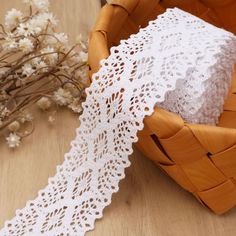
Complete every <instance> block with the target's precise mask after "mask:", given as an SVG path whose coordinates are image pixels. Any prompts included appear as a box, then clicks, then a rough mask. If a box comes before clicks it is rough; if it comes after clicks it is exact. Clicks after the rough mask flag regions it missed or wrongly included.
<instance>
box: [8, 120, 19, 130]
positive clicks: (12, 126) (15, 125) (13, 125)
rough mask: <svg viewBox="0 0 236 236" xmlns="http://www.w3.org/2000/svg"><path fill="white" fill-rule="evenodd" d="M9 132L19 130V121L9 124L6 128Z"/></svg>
mask: <svg viewBox="0 0 236 236" xmlns="http://www.w3.org/2000/svg"><path fill="white" fill-rule="evenodd" d="M7 128H8V129H9V130H10V131H11V132H16V131H18V130H19V129H20V123H19V121H17V120H16V121H13V122H12V123H11V124H9V125H8V127H7Z"/></svg>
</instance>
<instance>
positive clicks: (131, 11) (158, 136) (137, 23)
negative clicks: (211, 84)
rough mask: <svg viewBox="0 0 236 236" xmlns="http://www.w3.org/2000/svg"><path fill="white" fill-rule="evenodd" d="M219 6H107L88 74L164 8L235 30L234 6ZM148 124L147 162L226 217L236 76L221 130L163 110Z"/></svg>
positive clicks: (235, 176) (233, 197) (141, 2)
mask: <svg viewBox="0 0 236 236" xmlns="http://www.w3.org/2000/svg"><path fill="white" fill-rule="evenodd" d="M221 2H222V1H221ZM221 2H220V1H219V0H217V1H214V4H213V5H212V3H213V1H211V0H208V1H207V0H206V1H205V2H204V3H203V1H199V0H191V1H189V0H188V1H182V0H181V1H180V0H168V1H167V0H166V1H165V0H163V1H158V0H114V1H113V2H112V4H107V5H105V6H104V7H103V9H102V10H101V13H100V16H99V18H98V20H97V22H96V25H95V28H94V30H93V32H92V33H91V37H90V44H89V65H90V69H91V70H90V75H92V73H94V72H96V71H97V70H98V69H99V61H100V60H101V59H104V58H107V57H108V56H109V48H110V47H111V46H113V45H117V44H119V41H120V39H126V38H128V37H129V36H130V35H131V34H133V33H137V32H138V30H139V28H140V27H145V26H146V25H147V23H148V22H149V21H150V20H153V19H155V18H156V17H157V15H159V14H161V13H163V12H164V11H165V8H166V7H179V8H181V9H183V10H186V11H188V12H190V13H192V14H194V15H197V16H199V17H201V18H202V19H204V20H206V21H208V22H210V23H212V24H215V25H217V26H221V27H225V28H226V29H228V30H231V31H234V30H235V29H236V27H235V26H236V16H235V15H234V14H233V13H232V12H235V10H236V3H235V1H232V0H228V1H224V2H225V5H223V6H222V4H220V3H221ZM219 9H221V11H219ZM222 9H223V11H222ZM232 9H233V11H232ZM232 22H233V23H235V25H234V24H233V23H232ZM144 124H145V127H144V129H143V131H141V132H139V134H138V136H139V141H138V143H137V144H136V145H137V147H138V148H139V149H140V150H141V151H142V152H143V153H144V154H145V155H146V156H147V157H149V158H150V159H151V160H152V161H154V162H155V163H156V164H157V165H158V166H159V167H161V169H163V170H164V171H165V172H166V173H167V174H168V175H169V176H171V177H172V178H173V179H174V180H175V181H176V182H177V183H178V184H179V185H181V186H182V187H183V188H184V189H186V190H187V191H189V192H191V193H193V195H194V196H195V197H196V198H197V199H198V200H199V201H200V202H201V203H202V204H203V205H205V206H207V207H208V208H209V209H211V210H212V211H213V212H215V213H217V214H222V213H224V212H226V211H227V210H229V209H230V208H232V207H233V206H234V205H236V77H235V79H234V82H233V85H232V88H231V91H230V92H229V95H228V99H227V101H226V103H225V107H224V112H223V114H222V115H221V118H220V123H219V124H218V126H217V127H213V126H207V125H196V124H189V123H186V122H184V121H183V120H182V118H181V117H180V116H178V115H176V114H174V113H171V112H168V111H165V110H163V109H159V108H155V112H154V113H153V115H152V116H150V117H146V118H145V120H144Z"/></svg>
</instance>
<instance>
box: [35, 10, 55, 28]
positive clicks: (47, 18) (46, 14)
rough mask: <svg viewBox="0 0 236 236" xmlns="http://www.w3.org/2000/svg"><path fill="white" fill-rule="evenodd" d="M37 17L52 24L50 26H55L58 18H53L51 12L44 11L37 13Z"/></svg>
mask: <svg viewBox="0 0 236 236" xmlns="http://www.w3.org/2000/svg"><path fill="white" fill-rule="evenodd" d="M38 17H40V18H41V20H45V21H47V22H49V23H51V24H52V26H56V25H57V23H58V20H57V19H56V18H55V16H54V15H53V14H52V13H49V12H44V13H41V14H40V15H38Z"/></svg>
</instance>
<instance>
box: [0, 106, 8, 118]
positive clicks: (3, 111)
mask: <svg viewBox="0 0 236 236" xmlns="http://www.w3.org/2000/svg"><path fill="white" fill-rule="evenodd" d="M0 112H1V113H0V117H1V118H5V117H7V116H8V115H9V113H10V110H9V109H8V108H7V107H5V106H3V105H0Z"/></svg>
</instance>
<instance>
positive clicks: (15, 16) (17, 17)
mask: <svg viewBox="0 0 236 236" xmlns="http://www.w3.org/2000/svg"><path fill="white" fill-rule="evenodd" d="M22 17H23V14H22V12H21V11H18V10H16V9H15V8H13V9H11V10H10V11H8V12H7V14H6V16H5V25H6V26H7V27H9V28H11V27H15V26H17V24H19V23H20V21H21V20H22Z"/></svg>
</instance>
